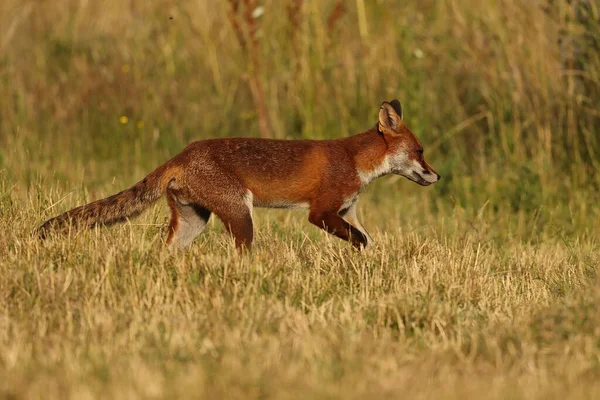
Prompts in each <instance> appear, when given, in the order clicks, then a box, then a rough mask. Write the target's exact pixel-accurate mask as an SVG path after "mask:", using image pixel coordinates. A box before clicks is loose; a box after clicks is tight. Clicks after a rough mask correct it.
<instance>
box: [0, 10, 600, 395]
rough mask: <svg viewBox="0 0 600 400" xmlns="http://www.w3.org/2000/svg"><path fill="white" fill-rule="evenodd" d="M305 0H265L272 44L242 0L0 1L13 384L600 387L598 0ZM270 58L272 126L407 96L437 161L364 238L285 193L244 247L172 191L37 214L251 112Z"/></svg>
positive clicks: (287, 389) (454, 390) (548, 391)
mask: <svg viewBox="0 0 600 400" xmlns="http://www.w3.org/2000/svg"><path fill="white" fill-rule="evenodd" d="M245 3H246V2H245V1H243V2H242V6H241V7H242V10H240V14H239V15H240V17H241V20H240V21H241V22H242V28H243V30H244V32H247V28H248V25H247V24H246V21H245V20H244V19H243V12H244V4H245ZM290 3H291V2H288V1H275V0H265V1H264V2H261V3H260V5H262V6H264V10H265V12H264V15H263V16H262V17H260V18H259V19H257V20H253V22H252V23H251V24H254V25H253V27H254V28H255V29H256V32H257V36H256V38H257V41H258V42H257V43H258V53H253V52H252V50H251V49H250V50H249V48H246V49H244V48H243V47H241V46H240V44H239V42H238V40H237V39H236V37H235V34H234V32H233V30H232V29H231V25H230V20H229V19H228V2H225V1H223V2H208V1H198V2H183V1H167V2H161V3H160V4H158V3H156V4H154V3H152V2H142V1H137V0H136V1H132V2H128V3H123V2H121V1H115V0H108V1H105V2H103V3H102V6H100V3H96V2H78V1H71V0H68V1H63V2H62V3H61V6H60V7H58V6H56V5H55V4H54V3H53V2H42V3H40V4H35V5H27V4H25V3H23V2H18V1H16V0H8V1H4V2H1V3H0V398H16V399H19V398H40V397H43V398H105V397H115V398H173V397H183V398H188V397H197V398H221V397H230V398H240V397H241V398H278V399H280V398H319V399H329V398H399V397H400V398H449V399H455V398H465V397H467V398H491V399H494V398H498V399H500V398H502V399H506V398H516V399H520V398H538V399H549V398H556V399H565V398H572V399H575V398H577V399H579V398H589V399H593V398H597V397H598V396H600V385H599V384H598V382H599V380H598V377H599V376H600V330H599V329H598V326H600V312H599V311H598V310H600V287H599V286H598V281H597V274H598V265H599V263H600V243H599V241H598V240H599V239H598V238H599V237H600V228H598V222H599V221H600V207H599V206H598V204H599V201H598V199H599V195H598V193H599V191H600V174H599V172H600V161H599V155H600V141H599V140H598V135H597V132H598V131H600V109H599V108H598V105H599V104H600V84H599V82H600V57H599V54H600V52H599V49H600V31H599V30H598V26H600V24H599V23H598V21H599V20H600V9H599V7H598V5H597V3H596V2H592V1H588V2H586V1H581V2H571V3H572V4H569V2H567V1H564V0H560V1H553V2H546V1H541V0H539V1H537V0H536V1H525V0H506V1H502V2H486V3H481V2H478V1H475V0H463V1H461V2H453V1H445V0H434V1H428V2H417V1H414V2H402V3H407V4H403V5H402V6H399V5H397V4H396V2H389V1H372V2H371V1H369V2H364V3H365V6H366V7H365V15H364V18H363V16H362V15H361V12H360V11H359V10H360V7H357V5H360V3H363V2H362V1H361V0H357V1H346V2H343V7H342V8H343V11H342V12H341V14H339V15H338V16H335V18H334V17H332V10H334V9H336V4H338V3H339V2H336V1H327V2H321V1H315V0H306V1H301V2H297V3H296V4H301V7H300V11H289V10H290V9H288V7H287V6H288V5H289V4H290ZM340 4H342V3H340ZM291 10H294V9H293V8H292V9H291ZM289 12H292V14H293V18H290V17H289ZM294 13H295V14H294ZM169 17H172V19H170V18H169ZM359 21H362V22H360V23H359ZM365 23H366V25H364V24H365ZM251 27H252V26H251ZM246 35H247V33H246ZM252 60H254V61H256V60H258V64H257V65H258V71H254V70H253V68H254V67H253V66H252V65H254V64H253V61H252ZM255 72H256V76H255V77H253V74H254V73H255ZM253 79H256V80H257V81H258V82H260V83H261V84H262V87H263V89H264V93H263V95H264V98H263V99H262V101H264V103H265V105H266V106H267V118H268V122H269V124H270V127H271V131H270V134H271V136H273V137H277V138H300V137H310V138H331V137H343V136H347V135H350V134H353V133H358V132H360V131H362V130H365V129H367V128H369V127H371V126H372V125H373V124H374V123H375V121H376V117H377V110H378V107H379V104H380V103H381V101H383V100H390V99H392V98H395V97H398V98H400V99H401V100H402V103H403V108H404V113H405V116H406V118H405V119H406V122H407V124H408V126H409V127H410V128H411V129H412V130H413V131H414V132H415V134H416V135H417V136H418V137H419V138H420V139H421V141H422V142H423V145H424V148H425V154H426V158H427V160H428V162H429V163H431V164H432V165H433V166H434V168H435V169H436V170H437V171H438V172H439V173H440V174H441V175H442V176H443V178H442V180H441V181H440V182H439V183H437V184H436V185H433V186H431V187H428V188H422V187H419V186H417V185H415V184H412V183H411V182H408V181H407V180H405V179H402V178H399V177H386V178H382V179H379V180H378V181H376V182H375V183H373V184H372V185H371V187H369V188H368V189H367V190H366V192H365V193H364V194H363V195H361V200H360V205H359V217H360V219H361V221H362V222H363V225H364V226H365V227H366V228H367V229H368V230H369V232H370V233H371V234H372V236H374V239H375V243H374V245H373V246H371V247H370V248H368V249H367V250H366V251H364V252H361V253H359V252H356V251H354V250H353V249H352V248H351V247H350V246H349V245H348V244H346V243H344V242H341V241H339V240H338V239H336V238H333V237H330V236H328V235H326V234H325V233H323V232H321V231H320V230H318V229H316V228H315V227H313V226H312V225H310V224H309V223H308V221H307V215H305V213H303V212H298V211H289V212H285V211H273V210H255V221H256V240H255V245H254V248H253V251H252V252H251V253H250V254H245V255H239V254H237V252H236V251H235V249H234V246H233V245H232V241H231V239H230V238H229V237H228V236H227V235H226V234H225V232H224V229H223V227H222V225H221V224H220V222H218V221H216V220H214V221H212V222H211V223H210V225H209V227H208V228H207V230H206V231H205V233H204V234H203V235H202V236H200V237H199V238H198V239H197V240H196V241H195V242H194V243H193V245H192V246H191V247H190V248H189V249H187V250H186V251H171V250H169V249H167V248H166V247H165V245H164V243H163V242H164V239H165V230H166V222H167V217H168V212H167V209H166V207H165V204H163V202H159V203H158V204H157V205H156V206H155V207H152V209H150V210H149V211H148V212H147V213H145V214H143V215H142V216H141V217H139V218H137V219H135V220H132V221H130V222H129V223H127V224H123V225H119V226H114V227H110V228H106V227H99V228H96V229H93V230H90V231H84V232H71V233H70V234H68V235H66V236H53V237H51V238H50V239H48V240H46V241H44V242H40V241H38V240H37V239H36V238H35V237H34V236H33V235H32V232H33V231H34V229H35V228H36V227H37V226H39V224H40V223H41V222H43V221H44V220H45V219H47V218H49V217H51V216H54V215H56V214H58V213H60V212H62V211H65V210H67V209H69V208H71V207H74V206H76V205H80V204H82V203H84V202H87V201H90V200H94V199H98V198H101V197H103V196H106V195H109V194H113V193H116V192H117V191H119V190H122V189H124V188H126V187H128V186H129V185H131V184H133V183H134V182H136V181H137V180H139V179H140V178H142V177H143V176H144V175H145V174H147V173H148V172H150V171H151V170H152V169H153V168H154V167H156V166H157V165H159V164H160V163H162V162H164V161H166V160H167V159H168V158H170V157H172V156H173V155H175V154H176V153H177V152H178V151H180V150H181V149H182V148H183V147H184V146H185V145H186V144H187V143H188V142H189V141H191V140H194V139H200V138H207V137H217V136H258V135H259V134H260V128H259V120H260V118H261V116H260V112H259V108H258V106H257V102H256V98H255V97H254V94H253V93H252V91H251V90H250V86H251V85H252V84H253V81H252V80H253ZM123 116H126V117H127V121H126V123H123V122H125V121H124V120H122V117H123Z"/></svg>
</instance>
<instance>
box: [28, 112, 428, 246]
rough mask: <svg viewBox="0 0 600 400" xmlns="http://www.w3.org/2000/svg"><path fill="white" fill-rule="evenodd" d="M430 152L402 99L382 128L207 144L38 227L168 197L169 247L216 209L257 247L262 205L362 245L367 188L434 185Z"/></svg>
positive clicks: (241, 242)
mask: <svg viewBox="0 0 600 400" xmlns="http://www.w3.org/2000/svg"><path fill="white" fill-rule="evenodd" d="M422 149H423V147H422V145H421V143H420V142H419V141H418V139H417V138H416V137H415V136H414V135H413V134H412V132H410V130H408V128H407V127H406V126H405V125H404V123H403V121H402V112H401V106H400V103H399V102H398V101H397V100H396V101H392V102H390V103H387V102H384V103H383V104H382V107H381V109H380V113H379V123H378V125H377V127H376V128H372V129H369V130H367V131H365V132H363V133H360V134H358V135H355V136H351V137H348V138H344V139H336V140H320V141H318V140H287V141H286V140H271V139H251V138H224V139H209V140H201V141H197V142H194V143H192V144H190V145H189V146H187V147H186V148H185V149H184V150H183V151H182V152H181V153H179V154H178V155H176V156H175V157H173V158H172V159H171V160H169V161H168V162H167V163H165V164H164V165H162V166H160V167H158V168H157V169H156V170H154V171H153V172H152V173H150V174H149V175H148V176H147V177H146V178H144V179H143V180H142V181H140V182H138V183H137V184H135V185H134V186H132V187H131V188H130V189H127V190H124V191H122V192H120V193H118V194H116V195H113V196H110V197H108V198H106V199H102V200H98V201H95V202H92V203H90V204H87V205H84V206H80V207H77V208H75V209H73V210H70V211H67V212H66V213H64V214H62V215H59V216H58V217H56V218H53V219H50V220H48V221H47V222H45V223H44V224H43V225H42V226H41V227H40V229H39V231H40V235H41V236H42V237H44V236H46V235H47V233H48V232H49V231H50V229H53V228H54V229H61V228H64V227H66V226H68V224H69V223H73V224H75V225H78V226H83V227H91V226H94V225H96V224H112V223H115V222H119V221H123V220H124V219H126V218H129V217H133V216H135V215H137V214H139V213H140V212H141V211H142V210H144V209H145V208H147V207H148V206H149V205H150V204H152V203H153V202H154V201H156V200H157V199H158V198H160V197H161V196H162V195H163V194H164V193H166V194H167V200H168V203H169V207H170V209H171V223H170V225H169V235H168V238H167V243H169V244H173V245H178V246H186V245H187V244H189V243H190V242H191V241H192V240H193V238H194V237H195V236H196V235H197V234H199V233H200V232H201V231H202V229H203V228H204V226H205V225H206V222H207V221H208V218H209V217H210V215H211V213H214V214H216V215H217V216H218V217H219V218H220V219H221V220H222V221H223V223H224V224H225V225H226V227H227V229H228V230H229V232H230V233H231V234H232V235H233V236H234V238H235V242H236V245H237V246H238V247H239V248H243V247H247V248H249V247H250V246H251V244H252V239H253V226H252V225H253V224H252V209H253V207H254V206H256V207H278V208H295V207H301V208H308V209H310V212H309V221H310V222H311V223H313V224H314V225H316V226H318V227H319V228H322V229H325V230H326V231H327V232H329V233H331V234H333V235H336V236H338V237H340V238H342V239H344V240H348V241H350V242H351V243H352V244H353V245H354V246H356V247H359V248H360V247H363V246H366V245H367V242H368V240H369V236H368V234H367V233H366V231H365V230H364V228H362V226H361V225H360V223H359V222H358V219H357V218H356V209H355V207H356V201H357V199H358V194H359V193H360V192H361V191H362V190H363V189H364V187H365V186H366V185H368V184H369V183H370V182H371V181H372V180H373V179H375V178H377V177H379V176H381V175H385V174H388V173H396V174H400V175H403V176H405V177H407V178H408V179H410V180H413V181H414V182H416V183H419V184H421V185H429V184H431V183H435V182H436V181H437V180H438V179H439V175H438V174H437V173H436V172H435V171H434V170H433V168H431V166H430V165H429V164H427V162H425V160H424V159H423V156H422Z"/></svg>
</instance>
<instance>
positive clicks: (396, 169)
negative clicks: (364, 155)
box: [378, 100, 440, 186]
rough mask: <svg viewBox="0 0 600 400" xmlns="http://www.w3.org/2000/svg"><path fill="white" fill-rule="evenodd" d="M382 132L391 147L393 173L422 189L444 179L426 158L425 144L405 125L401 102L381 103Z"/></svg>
mask: <svg viewBox="0 0 600 400" xmlns="http://www.w3.org/2000/svg"><path fill="white" fill-rule="evenodd" d="M378 130H379V133H380V134H381V135H383V138H384V140H385V141H386V143H387V146H388V153H387V162H388V164H389V169H390V172H391V173H393V174H397V175H402V176H404V177H405V178H407V179H409V180H411V181H413V182H416V183H418V184H419V185H422V186H429V185H431V184H432V183H436V182H437V181H438V180H439V179H440V175H439V174H438V173H437V172H435V170H434V169H433V168H432V167H431V165H429V164H428V163H427V161H425V159H424V158H423V146H422V145H421V142H419V139H417V137H416V136H415V135H414V134H413V133H412V132H411V131H410V130H409V129H408V128H407V127H406V125H404V121H403V120H402V106H401V105H400V102H399V101H398V100H392V101H390V102H389V103H388V102H387V101H384V102H383V103H382V104H381V109H380V110H379V123H378Z"/></svg>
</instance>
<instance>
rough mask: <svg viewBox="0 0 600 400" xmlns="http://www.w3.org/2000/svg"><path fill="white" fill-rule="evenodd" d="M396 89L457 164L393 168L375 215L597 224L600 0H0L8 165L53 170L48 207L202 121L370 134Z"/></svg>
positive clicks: (23, 182) (434, 159)
mask: <svg viewBox="0 0 600 400" xmlns="http://www.w3.org/2000/svg"><path fill="white" fill-rule="evenodd" d="M392 98H399V99H400V100H401V101H402V103H403V108H404V113H405V120H406V122H407V124H408V126H409V127H410V128H411V129H412V130H413V132H415V134H417V136H418V137H419V138H420V139H421V141H422V142H423V144H424V147H425V152H426V156H427V159H428V161H429V162H430V163H431V164H432V165H433V166H434V167H435V168H436V169H437V170H438V172H440V174H441V175H442V176H443V179H442V180H441V181H440V182H439V183H438V184H437V185H435V186H434V187H433V188H429V189H423V188H420V187H417V186H414V185H413V184H411V183H409V182H405V181H404V180H402V179H399V178H387V179H384V180H380V181H378V182H377V183H376V184H375V185H374V186H376V189H375V190H373V191H372V192H371V194H369V198H368V200H367V201H368V202H370V203H371V204H372V205H373V204H374V205H377V206H378V207H385V208H384V209H386V210H388V211H389V212H388V213H379V214H376V215H373V216H372V217H370V218H371V219H374V220H379V222H381V223H384V224H385V222H386V221H390V214H393V216H401V220H402V218H407V217H405V215H406V214H409V215H412V217H411V218H414V219H415V221H421V222H422V221H427V220H431V219H433V218H440V217H441V218H445V217H448V218H454V217H459V216H461V215H464V216H465V218H466V219H467V220H468V221H471V222H472V224H473V225H474V227H475V228H476V229H480V228H479V227H481V226H484V227H485V226H489V227H494V226H502V230H503V232H502V233H501V234H502V235H506V234H507V233H509V234H514V235H522V236H523V237H524V238H525V237H527V238H535V237H538V236H539V235H540V234H542V235H554V234H556V233H558V234H559V236H561V237H567V236H568V235H570V234H572V233H578V234H586V233H587V234H590V233H592V234H593V232H594V229H595V225H596V224H597V223H598V221H599V220H600V210H599V208H598V206H597V205H598V201H599V198H600V196H599V194H598V192H599V188H600V174H599V172H600V171H599V170H600V140H599V139H598V136H599V135H598V132H599V128H600V5H599V3H598V2H597V1H596V0H591V1H583V0H491V1H486V2H481V1H479V0H419V1H402V2H400V1H391V0H387V1H386V0H373V1H364V0H356V1H355V0H346V1H339V0H331V1H323V0H277V1H275V0H265V1H257V0H229V1H207V0H198V1H177V0H164V1H142V0H127V1H125V0H118V1H117V0H105V1H102V2H98V1H89V0H63V1H61V2H55V1H35V2H27V1H17V0H4V1H2V2H1V3H0V171H1V172H0V175H3V176H0V178H1V180H3V182H4V184H3V187H4V190H8V189H9V188H15V189H14V190H15V191H18V192H19V193H20V195H21V196H26V195H27V193H31V192H30V189H31V187H32V185H33V186H36V185H37V186H38V187H40V186H41V187H42V188H45V189H48V190H46V193H48V195H47V198H46V197H45V198H43V199H41V201H42V202H44V203H43V205H42V206H41V207H42V208H41V209H46V208H47V207H48V206H49V205H51V204H53V203H55V202H56V201H57V200H58V199H60V198H62V197H63V196H64V190H92V191H94V190H96V189H98V190H100V193H99V194H102V195H104V194H109V193H110V192H114V191H116V190H120V189H122V188H124V187H125V186H126V185H129V184H131V183H133V182H135V181H136V180H138V179H140V178H141V177H142V176H144V175H145V174H146V173H148V172H149V171H150V170H151V169H152V168H154V167H155V166H157V165H158V164H160V163H162V162H164V161H166V160H167V159H168V158H169V157H171V156H173V155H175V154H176V153H177V152H178V151H180V150H181V149H182V148H183V147H184V146H185V145H186V144H187V143H189V142H190V141H192V140H196V139H202V138H208V137H218V136H254V137H259V136H269V137H274V138H288V139H292V138H316V139H324V138H339V137H344V136H348V135H351V134H355V133H358V132H361V131H363V130H366V129H368V128H370V127H371V126H372V125H373V124H374V123H375V121H376V116H377V110H378V107H379V104H380V103H381V101H383V100H390V99H392ZM82 186H83V188H82ZM50 188H53V190H54V191H50V190H49V189H50ZM97 196H98V195H96V194H94V193H92V194H91V195H90V196H89V197H97ZM67 203H68V201H67ZM75 203H76V201H73V202H72V204H71V203H69V204H70V205H74V204H75ZM69 204H65V205H61V210H62V209H66V207H67V206H68V205H69ZM408 207H410V208H408ZM406 209H410V210H411V211H410V213H407V212H406ZM54 211H57V210H53V212H54ZM367 213H368V211H367ZM451 213H454V214H451ZM44 216H46V215H44ZM367 219H369V217H367ZM391 220H392V221H395V222H394V223H397V222H398V220H397V219H396V220H394V219H391ZM500 222H503V223H505V224H504V225H498V224H499V223H500ZM596 232H597V231H596Z"/></svg>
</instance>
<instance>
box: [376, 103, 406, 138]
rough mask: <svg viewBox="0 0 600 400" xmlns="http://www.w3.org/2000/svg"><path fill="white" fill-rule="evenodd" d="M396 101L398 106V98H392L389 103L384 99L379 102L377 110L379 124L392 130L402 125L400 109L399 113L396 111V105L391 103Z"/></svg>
mask: <svg viewBox="0 0 600 400" xmlns="http://www.w3.org/2000/svg"><path fill="white" fill-rule="evenodd" d="M394 103H397V107H398V108H400V102H399V101H398V100H392V102H391V103H388V102H387V101H384V102H383V103H381V109H380V110H379V124H380V125H381V126H382V127H384V128H387V129H390V130H392V131H397V130H398V128H400V126H401V125H402V110H401V109H400V113H398V112H397V111H396V107H394V106H393V105H392V104H394Z"/></svg>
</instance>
